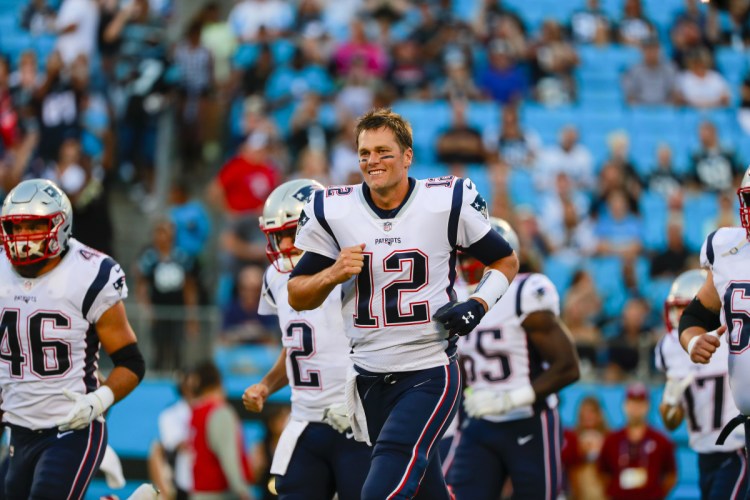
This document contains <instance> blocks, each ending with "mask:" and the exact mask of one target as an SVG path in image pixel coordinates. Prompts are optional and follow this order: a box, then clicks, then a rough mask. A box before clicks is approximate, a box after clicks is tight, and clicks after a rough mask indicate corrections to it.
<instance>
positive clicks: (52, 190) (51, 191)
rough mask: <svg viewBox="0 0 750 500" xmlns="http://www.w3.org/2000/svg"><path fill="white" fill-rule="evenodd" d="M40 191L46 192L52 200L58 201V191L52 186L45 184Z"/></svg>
mask: <svg viewBox="0 0 750 500" xmlns="http://www.w3.org/2000/svg"><path fill="white" fill-rule="evenodd" d="M42 191H44V192H45V193H47V195H49V197H50V198H52V199H53V200H57V201H60V193H59V192H57V190H56V189H55V188H53V187H52V186H47V187H46V188H44V189H43V190H42Z"/></svg>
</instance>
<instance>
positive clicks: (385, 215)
mask: <svg viewBox="0 0 750 500" xmlns="http://www.w3.org/2000/svg"><path fill="white" fill-rule="evenodd" d="M416 185H417V180H416V179H415V178H413V177H409V191H408V192H407V193H406V196H404V199H403V200H402V201H401V203H400V204H399V206H397V207H396V208H392V209H391V210H385V209H382V208H380V207H378V206H377V205H375V202H374V201H372V194H371V193H370V187H369V186H368V185H367V183H366V182H363V183H362V195H363V196H364V197H365V201H366V202H367V204H368V205H369V206H370V208H371V209H372V211H373V212H374V213H375V214H376V215H377V216H378V217H380V218H381V219H393V218H394V217H396V216H397V215H398V212H399V211H400V210H401V209H402V208H403V207H404V205H406V202H407V201H409V198H411V193H412V191H414V187H415V186H416Z"/></svg>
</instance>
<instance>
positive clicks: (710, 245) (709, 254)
mask: <svg viewBox="0 0 750 500" xmlns="http://www.w3.org/2000/svg"><path fill="white" fill-rule="evenodd" d="M717 231H718V229H717ZM715 235H716V231H714V232H713V233H711V234H709V235H708V238H706V258H707V259H708V263H709V264H711V265H712V266H713V265H714V236H715Z"/></svg>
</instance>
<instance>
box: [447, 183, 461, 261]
mask: <svg viewBox="0 0 750 500" xmlns="http://www.w3.org/2000/svg"><path fill="white" fill-rule="evenodd" d="M463 201H464V180H463V179H460V178H459V179H456V184H455V185H454V186H453V199H452V200H451V212H450V214H449V215H448V242H449V243H450V245H451V247H452V248H456V242H457V241H458V221H459V219H460V218H461V205H462V204H463Z"/></svg>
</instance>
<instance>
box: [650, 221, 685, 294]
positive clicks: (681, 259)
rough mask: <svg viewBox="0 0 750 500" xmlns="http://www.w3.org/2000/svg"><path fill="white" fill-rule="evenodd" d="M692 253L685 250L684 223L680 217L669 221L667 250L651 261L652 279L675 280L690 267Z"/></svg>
mask: <svg viewBox="0 0 750 500" xmlns="http://www.w3.org/2000/svg"><path fill="white" fill-rule="evenodd" d="M689 258H690V252H689V251H688V250H687V248H685V231H684V222H683V221H682V218H680V217H678V216H673V217H669V218H668V220H667V248H665V249H664V250H663V251H661V252H659V253H657V254H656V255H654V256H653V258H652V259H651V277H652V278H668V279H674V278H675V277H677V275H678V274H680V273H681V272H683V271H685V270H686V269H687V267H688V265H687V264H688V259H689Z"/></svg>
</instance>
